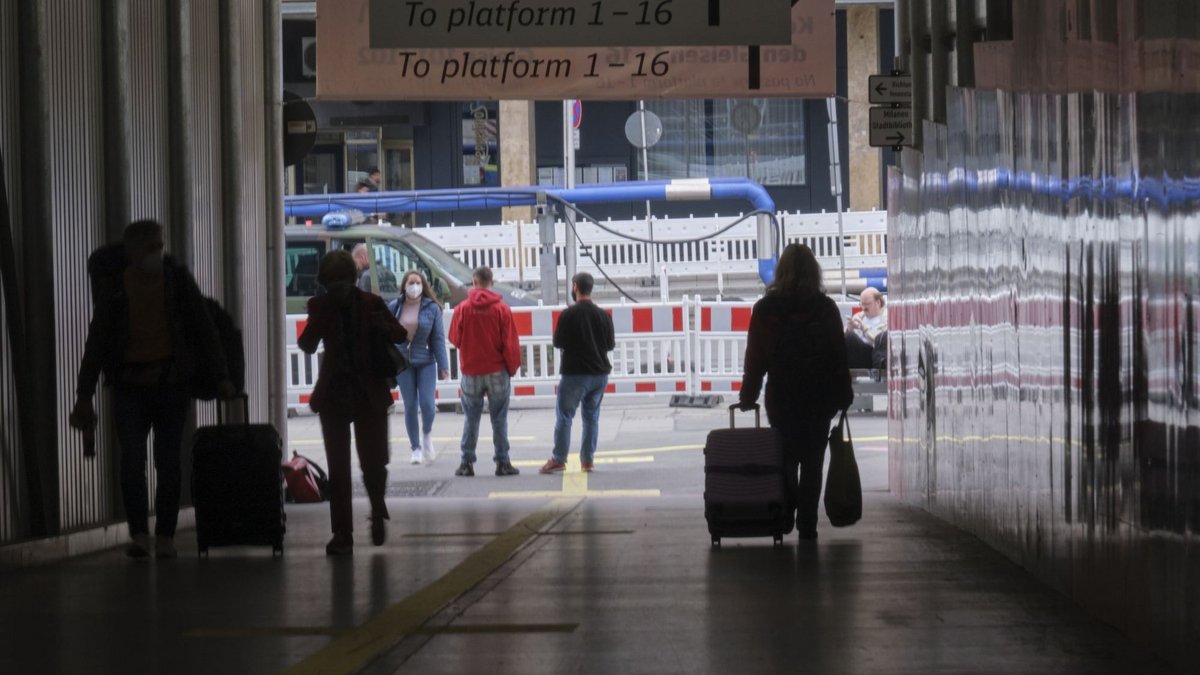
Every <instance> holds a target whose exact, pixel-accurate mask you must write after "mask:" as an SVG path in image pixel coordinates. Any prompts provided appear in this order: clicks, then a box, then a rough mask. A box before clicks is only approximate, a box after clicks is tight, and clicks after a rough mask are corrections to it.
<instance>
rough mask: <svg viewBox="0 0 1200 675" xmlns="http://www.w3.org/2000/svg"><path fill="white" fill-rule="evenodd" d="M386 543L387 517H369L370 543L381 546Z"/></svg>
mask: <svg viewBox="0 0 1200 675" xmlns="http://www.w3.org/2000/svg"><path fill="white" fill-rule="evenodd" d="M385 541H387V516H376V515H374V514H372V515H371V543H372V544H375V545H376V546H383V542H385Z"/></svg>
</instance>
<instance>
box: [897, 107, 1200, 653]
mask: <svg viewBox="0 0 1200 675" xmlns="http://www.w3.org/2000/svg"><path fill="white" fill-rule="evenodd" d="M947 104H948V124H947V125H945V126H942V125H934V124H928V123H927V124H926V126H925V129H924V132H925V148H924V152H923V153H917V152H905V153H903V162H904V165H903V168H902V175H901V174H898V173H894V174H893V181H892V186H891V190H892V197H893V199H892V209H893V215H894V218H893V221H892V228H893V229H892V231H891V237H892V239H891V241H890V244H889V250H890V272H889V284H890V286H891V294H890V297H889V300H890V302H889V305H890V320H889V323H890V327H891V353H890V357H891V360H890V371H891V372H890V403H891V408H890V414H891V435H892V439H893V440H892V447H891V458H890V461H891V477H890V481H891V486H892V489H893V491H895V492H896V493H898V494H900V495H902V496H903V497H904V498H905V499H907V500H908V501H911V502H914V503H917V504H920V505H922V506H925V507H926V508H929V509H930V510H931V511H933V512H935V513H937V514H938V515H940V516H942V517H944V518H947V519H948V520H950V521H952V522H954V523H955V524H957V525H960V526H962V527H964V528H966V529H968V530H970V531H971V532H974V533H976V534H978V535H979V536H981V537H982V538H984V539H985V540H986V541H988V543H990V544H992V545H993V546H995V547H997V548H999V549H1000V550H1002V551H1003V552H1005V553H1006V554H1007V555H1009V556H1010V557H1012V558H1013V559H1014V560H1016V561H1018V562H1019V563H1021V564H1022V565H1024V566H1025V567H1027V568H1029V569H1031V570H1033V571H1035V572H1036V573H1037V574H1039V575H1040V576H1041V577H1042V578H1043V579H1045V580H1047V581H1048V582H1050V583H1052V584H1053V585H1055V586H1057V587H1058V588H1060V589H1062V590H1063V591H1064V592H1066V593H1068V594H1069V595H1070V596H1072V597H1073V598H1074V599H1076V600H1077V601H1079V602H1081V603H1082V604H1084V605H1086V606H1088V607H1089V608H1090V609H1092V610H1093V611H1096V612H1098V613H1099V614H1100V615H1102V616H1103V617H1104V618H1105V619H1106V620H1108V621H1110V622H1112V623H1115V624H1116V625H1118V626H1120V627H1121V628H1122V629H1124V630H1126V631H1128V632H1130V633H1132V634H1134V635H1135V636H1138V637H1140V638H1143V639H1145V640H1147V641H1151V642H1153V643H1154V645H1155V646H1156V647H1157V648H1158V649H1160V650H1162V651H1163V652H1164V653H1166V654H1168V655H1170V656H1171V657H1172V658H1173V659H1175V661H1176V662H1177V663H1188V664H1193V663H1196V659H1197V656H1196V655H1195V654H1194V650H1193V649H1192V648H1191V647H1190V645H1192V644H1194V641H1195V640H1196V639H1197V638H1200V627H1198V625H1197V621H1196V619H1195V617H1196V615H1197V611H1198V608H1200V586H1198V585H1197V584H1196V583H1195V578H1194V572H1195V570H1196V564H1195V560H1194V559H1193V560H1191V561H1190V562H1189V559H1188V556H1187V549H1188V547H1189V546H1195V545H1196V544H1197V543H1198V542H1197V536H1196V533H1197V529H1198V528H1200V426H1198V424H1200V416H1198V412H1197V406H1198V405H1200V403H1198V400H1197V389H1196V381H1197V375H1200V364H1198V363H1197V360H1196V358H1195V348H1196V332H1197V329H1198V328H1200V323H1198V321H1200V319H1198V316H1197V315H1198V312H1197V309H1198V307H1197V303H1198V302H1200V221H1198V220H1197V218H1198V217H1200V182H1198V177H1200V170H1198V168H1197V158H1200V147H1198V146H1200V140H1198V139H1200V97H1198V96H1196V95H1187V94H1127V95H1103V94H1071V95H1033V94H1007V93H1003V92H985V91H972V90H954V89H951V90H950V92H949V95H948V99H947ZM1189 572H1191V573H1193V575H1192V576H1193V578H1191V579H1189V578H1188V575H1189Z"/></svg>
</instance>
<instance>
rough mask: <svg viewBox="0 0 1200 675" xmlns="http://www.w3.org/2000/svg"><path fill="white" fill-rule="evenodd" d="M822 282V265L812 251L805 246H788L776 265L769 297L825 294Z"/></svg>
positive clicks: (768, 291)
mask: <svg viewBox="0 0 1200 675" xmlns="http://www.w3.org/2000/svg"><path fill="white" fill-rule="evenodd" d="M821 280H822V274H821V263H819V262H817V257H816V256H815V255H813V252H812V249H811V248H809V247H807V246H805V245H804V244H788V246H787V248H785V249H783V255H781V256H779V262H778V263H777V264H776V265H775V279H774V281H772V282H771V285H770V286H768V287H767V295H781V296H790V297H803V296H807V295H813V294H816V293H824V292H825V288H824V285H823V284H822V282H821Z"/></svg>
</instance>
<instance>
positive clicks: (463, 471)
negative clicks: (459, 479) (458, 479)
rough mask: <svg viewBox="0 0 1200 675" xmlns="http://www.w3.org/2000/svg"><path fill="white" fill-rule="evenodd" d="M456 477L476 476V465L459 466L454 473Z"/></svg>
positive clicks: (464, 463)
mask: <svg viewBox="0 0 1200 675" xmlns="http://www.w3.org/2000/svg"><path fill="white" fill-rule="evenodd" d="M454 475H455V476H474V475H475V465H474V464H471V463H470V462H463V463H462V464H459V465H458V469H457V470H456V471H455V472H454Z"/></svg>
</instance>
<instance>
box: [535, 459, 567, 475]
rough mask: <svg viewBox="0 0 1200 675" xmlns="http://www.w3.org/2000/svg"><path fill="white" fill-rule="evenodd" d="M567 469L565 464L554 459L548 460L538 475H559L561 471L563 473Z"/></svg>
mask: <svg viewBox="0 0 1200 675" xmlns="http://www.w3.org/2000/svg"><path fill="white" fill-rule="evenodd" d="M566 468H567V465H566V464H564V463H563V462H559V461H557V460H555V459H554V458H553V457H552V458H550V459H548V460H546V463H545V464H543V465H542V468H541V469H538V473H558V472H559V471H563V470H565V469H566Z"/></svg>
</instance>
